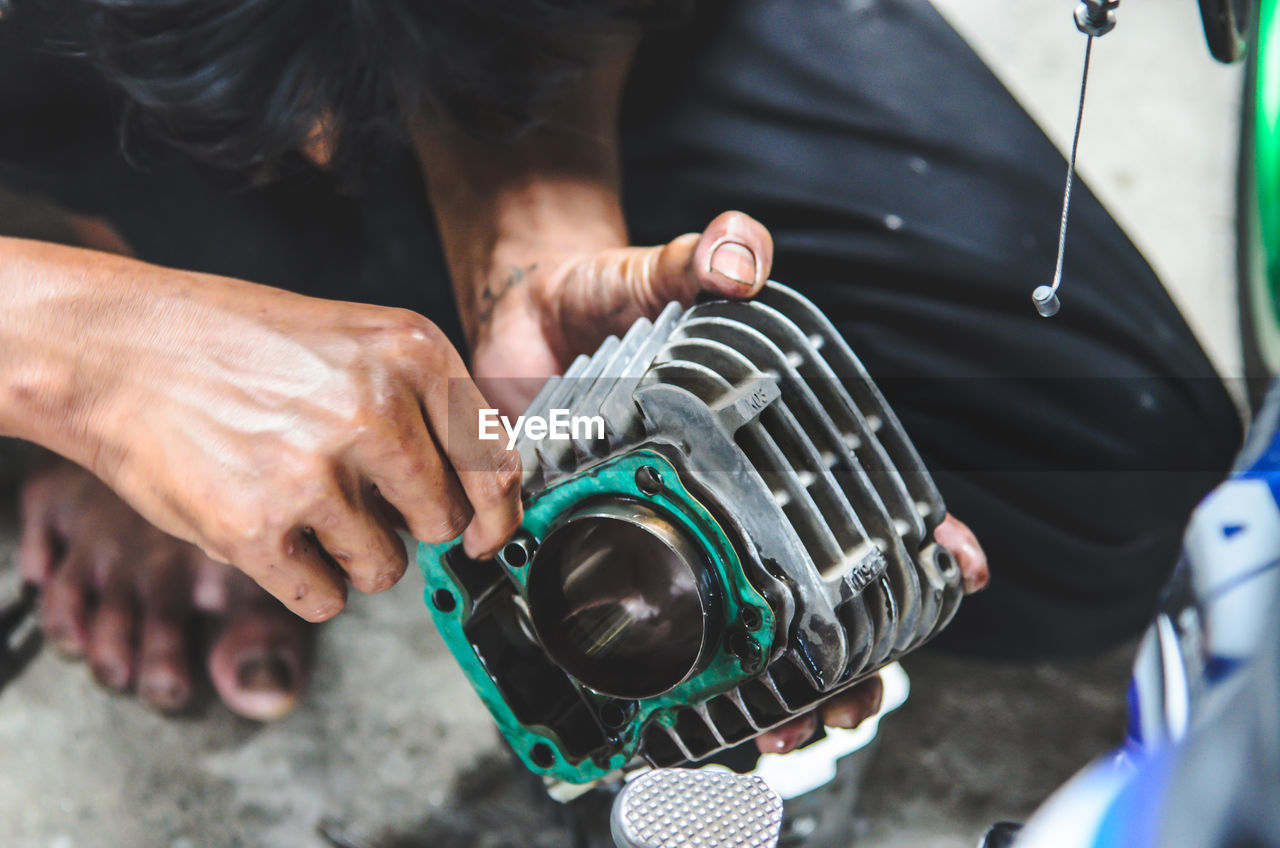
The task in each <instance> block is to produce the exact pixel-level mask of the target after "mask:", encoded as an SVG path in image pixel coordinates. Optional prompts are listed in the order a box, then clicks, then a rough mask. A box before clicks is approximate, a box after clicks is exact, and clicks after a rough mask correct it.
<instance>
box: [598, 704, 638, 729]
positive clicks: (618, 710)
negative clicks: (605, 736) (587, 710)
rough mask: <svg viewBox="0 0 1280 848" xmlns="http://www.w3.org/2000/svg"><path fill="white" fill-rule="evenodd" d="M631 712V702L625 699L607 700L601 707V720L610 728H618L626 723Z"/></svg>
mask: <svg viewBox="0 0 1280 848" xmlns="http://www.w3.org/2000/svg"><path fill="white" fill-rule="evenodd" d="M630 714H631V709H630V704H627V703H626V702H624V701H606V702H605V703H604V704H603V705H602V706H601V707H600V721H602V722H603V723H604V726H605V727H607V728H609V729H610V730H617V729H618V728H620V727H622V726H623V725H624V724H626V723H627V718H628V717H629V716H630Z"/></svg>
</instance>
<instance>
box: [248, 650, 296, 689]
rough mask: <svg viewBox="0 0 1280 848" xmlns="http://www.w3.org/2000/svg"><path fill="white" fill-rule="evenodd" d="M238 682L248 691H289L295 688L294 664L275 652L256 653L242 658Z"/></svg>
mask: <svg viewBox="0 0 1280 848" xmlns="http://www.w3.org/2000/svg"><path fill="white" fill-rule="evenodd" d="M236 683H237V684H239V686H240V688H241V689H244V690H245V691H248V692H289V691H291V690H292V689H293V666H292V665H291V664H290V663H289V662H288V661H286V660H285V659H284V658H283V657H280V656H279V655H275V654H256V655H254V656H249V657H245V658H244V659H242V660H240V663H239V664H238V665H237V666H236Z"/></svg>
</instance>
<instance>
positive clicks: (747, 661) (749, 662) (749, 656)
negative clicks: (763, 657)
mask: <svg viewBox="0 0 1280 848" xmlns="http://www.w3.org/2000/svg"><path fill="white" fill-rule="evenodd" d="M729 650H730V651H732V652H733V655H734V656H735V657H737V658H738V659H740V660H742V665H743V667H745V668H751V667H753V666H754V665H755V664H756V662H757V661H758V660H759V659H760V646H759V645H758V644H756V640H755V639H752V638H751V637H750V636H748V635H747V634H746V633H744V632H743V631H741V630H735V631H733V633H731V634H730V635H729Z"/></svg>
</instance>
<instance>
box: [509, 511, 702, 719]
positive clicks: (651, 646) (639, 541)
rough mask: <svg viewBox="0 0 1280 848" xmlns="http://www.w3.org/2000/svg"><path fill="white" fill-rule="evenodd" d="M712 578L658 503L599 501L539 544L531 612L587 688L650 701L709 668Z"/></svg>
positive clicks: (532, 570) (560, 659)
mask: <svg viewBox="0 0 1280 848" xmlns="http://www.w3.org/2000/svg"><path fill="white" fill-rule="evenodd" d="M709 580H710V573H709V570H708V568H707V565H706V560H705V559H704V558H703V555H702V554H701V552H700V551H699V550H698V548H697V547H696V546H695V545H694V544H692V543H691V542H690V541H689V539H688V538H687V537H686V536H685V535H684V534H683V533H682V532H681V531H680V530H679V529H678V528H677V527H676V526H675V525H673V524H672V523H671V522H670V521H668V520H667V519H666V518H664V517H662V516H661V515H659V514H658V512H656V511H655V510H653V509H652V508H650V507H648V506H646V505H644V504H641V503H639V502H635V501H617V502H607V503H600V504H593V505H591V506H588V507H585V508H583V509H580V510H578V511H576V512H575V513H573V514H572V515H571V516H570V517H569V519H568V520H567V521H565V522H564V523H562V524H561V525H560V526H558V527H556V528H555V529H554V530H552V531H551V532H550V533H549V534H548V535H547V537H546V539H545V540H544V541H543V543H542V544H541V545H540V546H539V547H538V549H537V553H535V554H534V558H533V563H532V565H531V566H530V567H529V582H528V597H529V613H530V618H531V619H532V621H533V627H534V630H535V631H537V634H538V638H539V640H540V641H541V642H542V645H543V647H544V648H545V649H546V651H547V653H548V654H550V655H551V657H552V659H554V660H555V661H556V663H557V664H559V665H560V666H561V667H562V668H563V669H564V670H565V671H566V672H568V673H569V674H570V675H572V676H573V677H574V678H576V679H577V680H578V681H580V682H581V683H582V684H583V685H585V686H587V687H588V688H591V689H594V690H595V691H597V692H601V693H603V694H606V695H612V696H614V697H618V698H628V699H633V700H634V699H639V698H648V697H653V696H655V695H660V694H662V693H663V692H667V691H669V690H670V689H672V688H674V687H676V686H678V685H679V684H680V683H682V682H684V681H685V680H687V679H688V678H689V677H690V676H691V675H692V674H694V672H695V671H697V670H698V668H699V667H700V666H701V664H702V661H703V659H704V657H705V655H706V653H707V652H708V650H709V645H710V640H709V630H710V626H711V624H712V618H713V614H714V612H715V610H714V609H713V605H712V598H713V592H712V590H711V587H710V583H709Z"/></svg>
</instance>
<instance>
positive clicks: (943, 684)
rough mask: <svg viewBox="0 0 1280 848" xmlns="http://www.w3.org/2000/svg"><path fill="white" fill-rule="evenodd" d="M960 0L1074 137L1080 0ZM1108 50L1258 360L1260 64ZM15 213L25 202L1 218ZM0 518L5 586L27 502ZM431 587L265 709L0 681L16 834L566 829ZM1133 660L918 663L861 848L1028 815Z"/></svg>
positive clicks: (1162, 9)
mask: <svg viewBox="0 0 1280 848" xmlns="http://www.w3.org/2000/svg"><path fill="white" fill-rule="evenodd" d="M938 5H939V7H940V8H941V9H942V10H943V11H944V13H945V14H947V15H948V16H949V17H950V18H951V19H952V20H953V22H955V24H956V25H957V27H958V28H959V29H960V30H961V31H962V32H964V33H965V34H966V36H967V37H969V38H970V40H971V41H972V43H974V45H975V46H976V48H977V49H978V50H979V51H980V52H981V53H982V54H983V55H984V57H986V58H987V59H988V61H989V62H990V63H991V64H992V65H993V67H995V68H996V70H997V71H998V73H1000V75H1001V76H1002V77H1003V78H1004V79H1005V80H1006V82H1007V84H1008V85H1009V86H1010V88H1011V89H1012V90H1013V91H1014V92H1015V94H1017V95H1018V96H1019V97H1020V98H1021V99H1022V100H1023V102H1024V104H1025V105H1026V106H1027V107H1028V109H1029V110H1030V111H1031V113H1032V114H1033V115H1035V116H1036V117H1037V119H1039V120H1040V121H1041V122H1042V124H1043V125H1044V126H1045V127H1046V128H1047V129H1048V131H1049V132H1050V134H1051V136H1052V137H1053V138H1054V139H1055V140H1056V141H1058V142H1059V144H1060V145H1063V146H1065V144H1066V143H1067V141H1068V139H1069V134H1070V130H1071V121H1072V119H1073V118H1074V105H1075V104H1074V98H1075V94H1076V85H1077V83H1078V73H1079V62H1080V58H1081V55H1080V54H1081V51H1082V48H1083V42H1082V38H1081V36H1079V35H1078V34H1076V33H1075V31H1074V29H1073V28H1072V26H1071V24H1070V20H1069V14H1070V10H1071V8H1072V6H1073V2H1072V0H1052V2H1050V0H1041V2H1038V3H1019V4H1012V3H1009V2H1007V0H938ZM1094 59H1095V74H1094V76H1093V78H1092V80H1091V94H1090V106H1089V108H1088V110H1087V113H1086V127H1085V135H1084V141H1083V143H1082V146H1081V163H1082V171H1083V173H1084V174H1085V176H1086V178H1087V179H1089V181H1090V183H1091V185H1092V186H1093V188H1094V189H1095V190H1096V191H1097V192H1098V193H1099V194H1100V195H1101V196H1102V197H1103V199H1104V200H1105V201H1107V202H1108V203H1109V204H1110V205H1111V207H1112V209H1113V210H1114V212H1115V214H1116V215H1117V217H1118V218H1119V219H1120V220H1121V222H1122V223H1124V224H1125V225H1126V227H1127V228H1128V229H1129V230H1130V232H1131V233H1132V235H1133V237H1134V239H1135V241H1136V242H1137V243H1138V244H1139V246H1140V247H1142V248H1143V249H1144V250H1145V251H1146V252H1147V254H1148V256H1149V258H1150V259H1151V260H1152V262H1153V264H1154V265H1155V266H1156V268H1157V269H1158V270H1159V271H1160V272H1161V273H1162V275H1163V276H1164V278H1165V279H1166V280H1167V282H1168V285H1169V287H1170V289H1171V291H1172V292H1173V294H1174V297H1175V298H1176V299H1177V300H1178V302H1179V303H1180V304H1181V305H1183V307H1184V308H1185V309H1186V311H1187V313H1188V316H1189V320H1190V321H1191V323H1192V326H1193V327H1194V328H1195V329H1196V331H1197V332H1198V333H1199V334H1200V336H1201V338H1202V340H1203V341H1204V343H1205V345H1206V347H1207V348H1208V349H1209V351H1210V352H1211V355H1212V356H1213V357H1214V360H1215V362H1217V363H1218V364H1219V366H1220V368H1222V370H1223V371H1224V373H1227V374H1231V375H1234V374H1237V373H1238V372H1239V357H1238V354H1237V353H1236V344H1237V339H1236V336H1235V327H1234V317H1233V314H1232V312H1231V280H1232V271H1231V261H1232V260H1231V256H1232V243H1231V226H1232V224H1231V211H1230V210H1231V190H1232V171H1233V167H1234V146H1235V132H1236V129H1235V121H1236V118H1235V115H1236V109H1237V95H1238V88H1239V76H1238V70H1236V69H1224V68H1219V67H1217V66H1215V65H1214V64H1213V63H1212V62H1211V60H1210V59H1209V58H1208V54H1207V52H1206V51H1205V49H1204V47H1203V44H1202V42H1201V40H1200V33H1199V31H1198V22H1197V19H1196V4H1195V2H1194V0H1160V2H1145V3H1143V2H1131V3H1126V4H1124V6H1123V7H1122V9H1121V10H1120V26H1119V28H1118V29H1117V30H1116V32H1115V33H1114V34H1112V35H1110V36H1108V37H1107V38H1106V39H1104V40H1103V41H1101V42H1100V43H1099V44H1098V46H1097V50H1096V51H1095V57H1094ZM26 209H28V207H26V206H23V205H20V206H19V207H18V211H19V217H22V214H23V212H24V210H26ZM1044 214H1045V215H1046V216H1047V217H1048V218H1049V219H1050V220H1051V221H1052V220H1053V219H1054V217H1055V216H1056V214H1057V210H1056V209H1046V210H1044ZM13 217H14V216H13V205H12V202H11V203H10V209H9V214H8V215H4V216H0V218H2V219H5V220H13ZM28 217H30V216H28ZM1051 270H1052V269H1048V268H1046V269H1045V271H1046V277H1047V276H1048V275H1049V274H1050V272H1051ZM1038 282H1041V281H1040V280H1029V281H1028V292H1029V291H1030V288H1031V287H1033V286H1034V285H1035V284H1037V283H1038ZM1063 298H1064V304H1069V302H1070V292H1069V291H1064V292H1063ZM0 516H2V517H0V593H3V594H7V592H8V590H10V589H12V587H13V586H14V585H15V582H16V581H15V579H14V576H13V574H12V564H11V558H12V542H13V539H14V535H15V528H14V523H13V522H14V519H13V508H12V505H11V504H9V505H3V506H0ZM419 592H420V580H419V578H417V576H416V575H414V574H412V573H411V574H410V575H409V577H408V578H406V580H405V581H403V582H402V584H401V585H400V586H399V587H397V588H396V589H394V590H392V591H391V592H389V593H387V594H385V595H381V596H377V597H357V598H354V599H353V601H352V603H351V606H350V609H349V610H348V611H347V612H346V613H344V614H343V615H342V616H340V617H339V619H338V620H337V621H335V622H333V623H331V624H330V625H327V626H325V627H323V628H321V629H320V634H319V644H318V651H317V661H316V666H315V673H314V678H313V683H312V687H311V694H310V696H309V697H308V699H307V701H306V702H305V704H304V705H303V706H302V707H301V708H300V709H299V710H298V711H297V712H296V713H295V714H294V715H292V716H290V717H288V718H287V719H285V720H283V721H281V722H278V723H276V724H272V725H268V726H260V725H255V724H252V723H249V722H245V721H242V720H239V719H236V718H234V717H232V716H231V715H229V714H228V713H227V712H226V711H225V710H224V709H222V708H221V707H220V706H219V705H218V704H217V703H215V702H212V701H210V700H209V699H207V698H206V702H205V703H204V705H203V706H202V707H201V708H200V709H198V710H195V711H194V712H193V714H192V715H190V716H187V717H184V718H181V719H171V718H163V717H160V716H157V715H155V714H153V713H150V712H148V711H146V710H144V709H142V708H141V707H139V706H138V705H137V704H135V703H133V702H132V701H130V700H129V699H127V698H124V697H118V696H112V695H108V694H106V693H104V692H102V691H100V690H98V689H97V688H95V687H94V686H93V685H91V683H90V682H89V679H88V676H87V674H86V673H85V671H84V669H83V668H81V667H79V666H77V665H74V664H70V663H66V662H63V661H61V660H59V659H58V658H56V657H55V656H53V655H52V654H51V653H46V654H45V655H43V656H42V657H41V658H40V659H39V660H38V661H37V662H36V663H35V664H34V665H33V667H32V668H31V669H30V670H29V672H28V673H27V674H26V675H24V676H23V677H22V679H21V680H20V681H19V682H18V683H16V684H15V685H13V686H12V687H10V688H9V689H6V690H5V691H4V692H3V694H0V845H2V846H12V848H72V847H73V846H75V847H77V848H78V846H85V847H86V848H96V846H134V847H136V848H151V847H152V846H155V848H190V846H210V848H223V846H263V848H277V846H278V847H279V848H285V847H286V846H287V848H295V846H296V847H297V848H322V846H327V845H330V844H331V843H329V842H326V841H325V840H324V839H322V837H321V836H320V835H319V834H318V831H317V828H318V826H319V825H320V823H321V822H324V823H325V824H326V826H327V827H328V829H329V831H330V833H331V834H337V833H342V834H345V838H347V839H348V840H349V842H350V844H352V845H356V846H365V845H367V846H401V848H409V846H431V848H452V846H490V847H491V848H498V846H556V845H562V844H565V840H564V836H563V833H562V831H561V830H559V829H558V827H557V825H556V824H555V823H554V821H553V819H552V818H551V817H550V816H549V815H548V814H547V812H546V810H545V809H543V808H542V807H541V806H540V805H538V804H536V803H534V801H533V799H532V797H531V795H530V794H529V793H528V792H527V791H525V784H524V782H523V780H522V778H521V777H520V776H519V775H518V774H517V773H516V772H514V771H512V770H511V769H510V768H509V767H508V766H507V763H506V761H505V759H504V758H503V755H502V753H501V749H500V748H499V746H498V744H497V737H496V734H495V733H494V731H493V729H492V726H491V724H490V722H489V719H488V717H487V714H486V713H485V712H484V710H483V708H482V707H481V706H480V703H479V701H478V700H477V699H476V698H475V697H474V696H473V695H472V694H471V692H470V690H469V688H468V687H467V686H466V684H465V683H464V681H463V679H462V676H461V674H460V673H459V672H458V670H457V669H456V667H455V666H454V664H453V662H452V659H451V658H450V656H449V655H448V653H447V651H446V650H445V649H444V647H443V645H442V643H441V641H440V640H439V638H438V637H437V636H436V634H435V633H434V631H433V629H432V626H431V624H430V622H429V620H428V616H427V615H426V613H425V610H424V609H423V607H422V605H421V601H420V598H419ZM3 594H0V597H2V596H3ZM1129 661H1130V651H1129V650H1127V649H1118V650H1116V651H1113V652H1111V653H1110V654H1107V655H1105V656H1102V657H1096V658H1092V659H1088V660H1078V661H1072V662H1057V663H1040V664H1034V665H1026V664H997V663H989V662H978V661H974V660H961V659H956V658H952V657H947V656H943V655H938V654H928V653H926V654H921V655H918V656H916V657H913V658H911V659H910V660H909V661H908V662H907V663H906V666H907V669H908V672H909V673H910V674H911V675H912V680H913V693H912V697H911V699H910V700H909V701H908V703H907V704H906V705H905V706H904V707H903V708H902V709H901V710H899V711H898V712H897V713H895V714H894V715H892V716H891V717H890V718H889V719H888V720H886V722H885V723H884V724H883V725H882V733H881V739H882V743H881V746H880V749H879V752H878V754H877V756H876V759H875V761H874V763H873V764H872V767H871V770H870V773H869V775H868V777H867V782H866V785H865V789H864V794H863V798H862V802H861V804H860V808H859V811H858V813H857V815H858V816H859V830H860V833H861V836H860V837H859V840H858V845H859V846H875V848H886V847H887V846H895V848H896V846H903V848H905V846H914V847H915V848H960V846H966V848H967V846H971V845H972V844H973V843H974V841H975V838H976V834H977V833H978V832H979V831H980V830H981V828H982V827H983V826H984V825H985V824H986V823H987V822H990V821H992V820H994V819H998V818H1018V817H1020V816H1024V815H1025V814H1026V813H1027V812H1028V811H1029V810H1031V809H1032V808H1034V806H1035V805H1036V804H1037V803H1038V802H1039V801H1040V800H1041V799H1042V798H1043V797H1045V795H1046V794H1048V793H1049V792H1050V791H1051V790H1052V789H1053V787H1054V786H1056V785H1057V784H1059V783H1060V782H1061V781H1062V780H1064V779H1065V778H1066V777H1068V776H1069V775H1070V774H1071V773H1072V772H1073V771H1075V770H1076V769H1077V768H1079V767H1080V766H1082V765H1083V764H1084V763H1085V762H1087V761H1088V760H1089V759H1090V758H1092V757H1093V756H1096V755H1097V754H1099V753H1101V752H1103V751H1105V750H1106V749H1107V748H1108V747H1110V746H1112V745H1113V744H1115V742H1116V741H1117V740H1118V739H1119V735H1120V732H1121V728H1122V724H1123V714H1124V711H1123V685H1124V680H1125V678H1126V676H1127V670H1128V663H1129Z"/></svg>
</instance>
